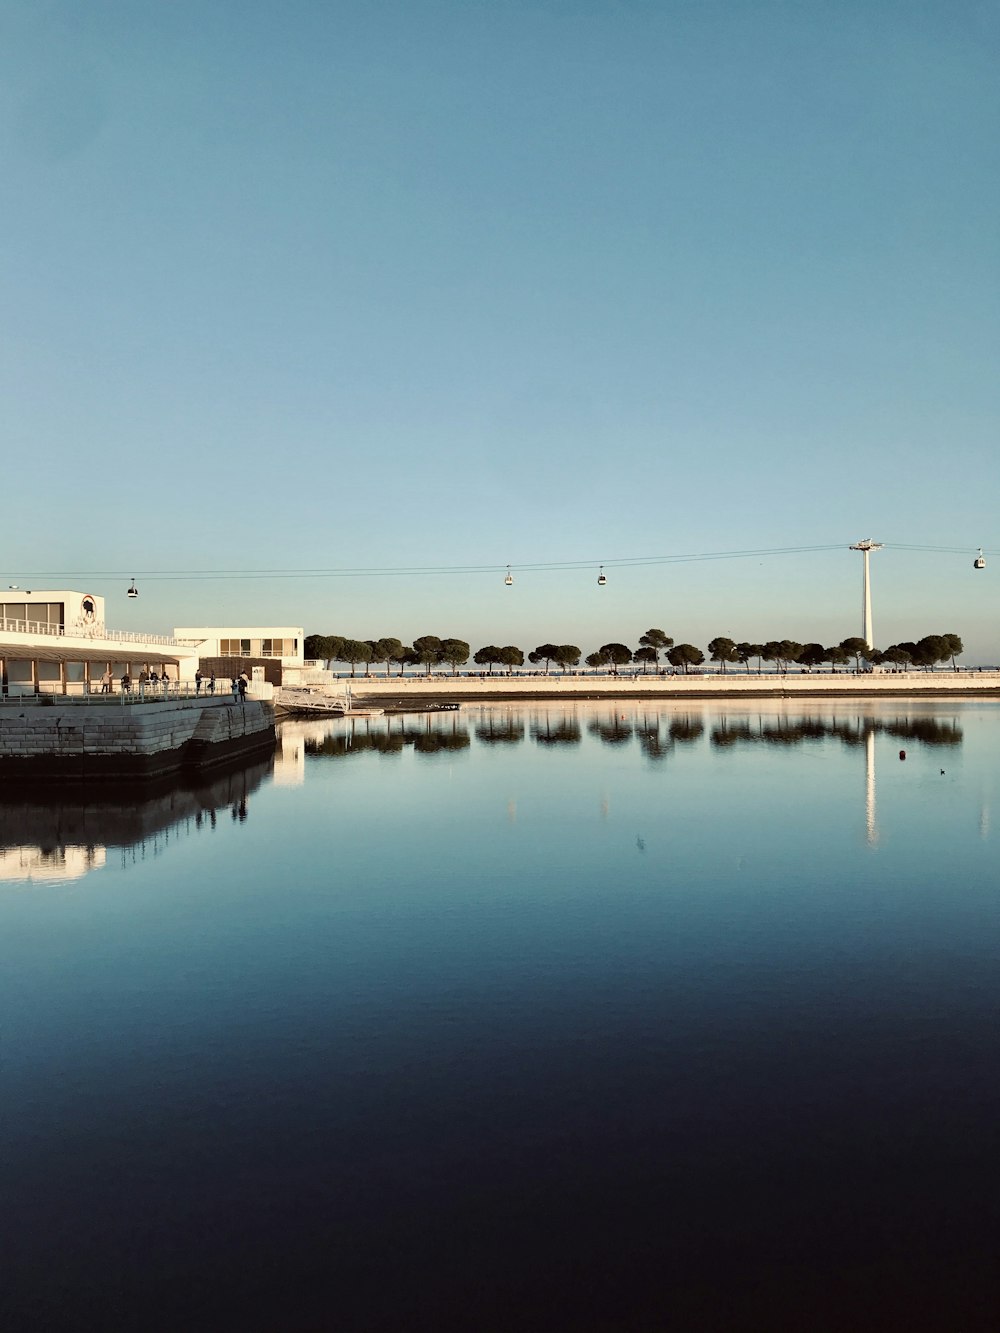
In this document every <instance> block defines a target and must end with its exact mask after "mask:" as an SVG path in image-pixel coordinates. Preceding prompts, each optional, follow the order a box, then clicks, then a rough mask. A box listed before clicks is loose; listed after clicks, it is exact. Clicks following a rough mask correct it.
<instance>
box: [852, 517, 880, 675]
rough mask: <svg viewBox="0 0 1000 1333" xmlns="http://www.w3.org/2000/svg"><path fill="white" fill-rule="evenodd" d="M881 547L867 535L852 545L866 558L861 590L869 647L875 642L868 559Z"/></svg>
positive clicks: (863, 631) (863, 625) (863, 624)
mask: <svg viewBox="0 0 1000 1333" xmlns="http://www.w3.org/2000/svg"><path fill="white" fill-rule="evenodd" d="M881 549H882V543H881V542H873V541H872V539H871V538H870V537H866V538H865V539H864V541H860V542H855V543H854V545H853V546H852V547H851V550H852V551H860V552H861V554H862V557H863V558H864V580H863V585H862V592H861V637H862V638H863V639H864V641H865V643H867V645H868V647H869V648H874V647H875V643H874V640H873V638H872V583H871V573H870V571H869V568H868V561H869V558H870V556H871V553H872V551H881Z"/></svg>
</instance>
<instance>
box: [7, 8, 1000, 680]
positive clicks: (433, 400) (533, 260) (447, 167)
mask: <svg viewBox="0 0 1000 1333" xmlns="http://www.w3.org/2000/svg"><path fill="white" fill-rule="evenodd" d="M998 38H1000V8H998V6H997V5H996V4H995V3H992V2H991V3H963V2H962V0H958V2H957V3H956V2H954V0H952V2H951V3H924V4H921V3H913V0H906V2H905V3H904V2H902V0H900V3H887V2H885V0H882V2H879V0H874V2H872V0H868V2H867V3H851V2H850V0H842V2H841V3H838V4H836V5H832V4H829V3H825V2H824V3H808V2H805V3H802V2H801V0H799V2H797V3H768V2H767V0H755V2H754V3H752V4H747V3H743V2H742V0H739V2H737V0H717V2H715V3H712V2H708V3H696V2H695V0H685V2H683V3H679V2H677V3H675V2H674V0H658V2H657V3H644V2H640V0H631V2H629V0H604V2H603V3H596V2H594V3H585V2H582V0H581V2H576V0H563V2H557V0H532V2H531V3H528V2H527V0H525V2H523V3H519V2H518V0H506V2H505V3H503V4H497V3H491V4H487V3H477V2H476V0H464V3H458V0H438V2H437V3H429V2H426V0H406V2H405V3H396V2H395V0H391V2H386V3H382V2H380V0H371V2H370V3H361V0H357V2H355V3H337V0H330V2H328V3H319V2H316V3H302V2H298V3H297V2H296V0H290V2H286V3H282V4H278V3H276V2H272V3H266V4H265V3H254V2H253V0H241V2H240V3H236V2H235V0H216V2H215V3H212V4H204V3H192V2H188V0H172V3H170V4H145V3H133V2H129V0H121V2H119V3H110V2H109V3H102V2H101V0H89V3H88V4H86V5H81V4H79V3H77V2H76V0H72V2H68V0H67V2H64V0H52V2H46V0H0V165H2V171H0V192H2V197H0V216H2V218H3V223H2V227H0V236H2V267H0V309H2V311H3V319H2V321H0V338H2V345H0V403H2V405H3V406H2V411H0V459H2V467H3V474H2V475H3V483H2V485H3V490H4V495H5V498H4V504H3V512H4V523H3V536H2V539H0V578H2V581H3V583H4V584H6V583H9V582H17V583H20V584H22V586H25V584H27V586H31V585H32V583H34V585H35V586H41V585H43V584H45V583H48V584H50V585H51V584H52V582H53V580H52V579H48V578H45V577H44V575H45V573H46V572H52V573H58V574H60V575H61V577H60V579H59V580H58V581H59V582H61V583H62V584H63V585H65V584H66V583H67V582H69V583H70V585H71V586H79V585H80V584H81V583H82V584H85V585H86V586H87V587H88V589H89V590H91V591H94V592H98V593H103V594H104V595H106V596H107V597H108V598H109V601H110V604H109V608H108V619H109V622H110V623H112V624H114V625H116V626H118V627H130V626H133V625H134V626H135V627H138V628H146V629H151V630H152V629H168V628H169V627H171V626H172V625H175V624H198V623H232V624H236V623H257V624H270V623H276V624H289V623H292V624H295V623H302V624H304V625H305V626H306V627H307V629H308V630H319V631H330V632H340V633H347V634H351V635H356V636H358V637H374V636H377V635H384V634H398V635H399V636H400V637H402V638H404V639H409V638H412V637H413V636H414V635H418V634H422V633H437V634H441V635H454V636H457V637H461V638H466V639H468V640H469V641H470V642H472V643H473V645H474V646H478V645H479V644H481V643H484V642H499V643H505V642H513V643H517V644H520V645H522V646H524V647H531V646H533V645H534V644H535V643H537V642H540V641H543V640H545V639H554V640H556V641H557V642H565V641H567V640H568V641H571V642H575V643H578V644H580V645H581V646H582V647H583V648H584V650H585V651H589V650H590V649H592V648H593V647H595V646H597V644H598V643H602V642H605V641H607V640H610V639H623V640H625V641H626V642H632V643H633V645H634V643H635V641H636V639H637V637H638V635H639V634H640V633H642V632H643V630H645V629H646V628H648V627H649V626H651V625H656V626H659V627H662V628H663V629H665V630H666V631H667V633H669V634H671V635H673V636H674V637H675V638H676V639H678V640H689V641H691V642H694V643H697V644H700V645H702V646H704V644H705V642H707V640H708V639H709V638H711V637H713V636H714V635H716V634H731V635H732V636H733V637H734V638H760V637H761V636H763V637H766V638H771V637H794V638H798V639H814V638H815V639H819V640H822V641H823V642H833V641H836V640H838V639H840V638H843V637H844V636H845V635H847V634H853V633H857V632H859V628H860V623H859V622H860V579H861V562H860V557H859V556H857V555H855V554H852V553H851V552H850V551H848V550H847V547H848V546H849V544H850V543H851V542H854V541H857V540H858V539H859V538H861V537H868V536H871V537H873V538H875V539H876V540H879V541H882V542H885V543H886V549H885V550H884V551H882V552H880V553H879V554H878V555H876V556H875V557H874V558H873V562H872V568H873V580H874V585H875V630H876V634H875V637H876V641H877V642H879V643H882V644H887V643H888V642H890V641H891V640H892V639H896V638H909V637H913V636H917V637H919V635H921V634H923V633H928V632H940V631H946V630H947V631H953V632H957V633H960V634H962V635H963V636H964V637H965V640H966V643H967V646H968V648H969V657H970V660H981V661H987V660H989V661H997V660H1000V629H998V616H997V612H998V597H997V592H996V587H997V580H998V579H1000V535H998V533H997V527H996V525H997V490H998V485H997V483H998V480H1000V467H998V463H997V461H996V441H997V426H998V420H1000V387H998V385H1000V380H998V376H997V373H996V367H997V353H998V344H1000V339H998V331H1000V280H998V279H1000V255H998V224H997V219H998V217H1000V170H998V167H1000V162H998V157H1000V134H998V130H1000V116H998V111H1000V85H998V83H997V80H996V73H995V71H996V61H997V55H998ZM980 545H982V546H984V547H986V549H987V551H988V552H990V551H995V552H996V558H995V559H993V560H992V561H991V562H990V564H989V566H988V568H987V570H986V571H985V573H982V574H975V573H974V572H973V570H972V559H973V557H974V555H975V554H976V548H978V547H979V546H980ZM906 546H924V547H941V548H950V549H949V550H936V551H935V550H932V551H908V550H904V549H901V548H903V547H906ZM796 547H823V548H838V549H824V550H817V551H811V552H804V553H802V554H799V555H798V556H788V555H786V556H781V555H761V556H754V557H743V558H739V559H731V560H718V561H715V560H713V561H705V562H680V563H671V564H663V565H650V566H646V567H640V566H628V565H621V566H616V567H614V568H612V567H610V562H613V561H616V560H627V559H630V558H640V557H658V556H663V557H667V556H674V555H680V554H686V553H701V552H725V551H736V550H759V551H777V550H782V549H786V548H796ZM601 561H604V562H607V563H608V564H609V569H608V571H607V572H608V575H609V581H608V584H607V586H605V587H603V588H598V586H597V583H596V578H597V567H598V565H599V563H600V562H601ZM553 562H568V563H571V562H579V565H580V567H579V568H577V569H570V570H563V571H544V570H532V569H530V568H528V567H529V566H531V565H538V564H545V563H553ZM508 563H510V564H511V565H512V566H513V567H514V574H515V584H514V587H513V588H511V589H507V588H505V587H504V585H503V572H504V567H505V566H506V565H507V564H508ZM471 566H475V567H479V566H492V567H493V568H491V569H490V570H489V571H488V572H483V573H459V572H444V573H435V574H418V573H414V572H407V571H415V570H418V569H421V568H427V567H441V568H444V569H446V570H453V571H457V570H459V569H465V568H468V567H471ZM359 567H366V568H380V569H395V570H401V571H404V572H403V573H399V574H393V575H388V574H380V575H375V576H368V577H358V576H353V577H348V576H342V575H338V576H324V577H314V576H307V575H305V574H295V571H304V570H346V569H353V568H359ZM258 570H284V571H290V572H291V576H290V577H282V578H274V577H247V578H233V577H230V576H229V574H228V573H227V572H228V571H236V572H239V573H245V574H250V573H252V572H253V571H258ZM98 571H108V573H107V574H103V573H98ZM176 571H197V572H199V574H201V575H202V577H199V578H197V579H183V580H182V579H177V578H162V577H161V578H158V577H156V576H157V574H160V575H164V574H172V573H175V572H176ZM75 572H79V577H73V578H67V577H66V576H67V575H71V574H74V573H75ZM132 574H135V575H136V576H137V578H138V579H139V582H140V588H141V593H142V595H141V597H140V599H139V600H138V601H137V602H128V601H127V600H126V599H125V597H124V589H125V586H126V584H127V580H128V578H129V577H130V576H131V575H132ZM116 607H117V608H118V609H117V610H115V608H116Z"/></svg>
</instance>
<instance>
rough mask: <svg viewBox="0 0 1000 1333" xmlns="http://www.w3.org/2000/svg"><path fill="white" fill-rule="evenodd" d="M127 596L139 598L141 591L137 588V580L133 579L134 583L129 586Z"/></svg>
mask: <svg viewBox="0 0 1000 1333" xmlns="http://www.w3.org/2000/svg"><path fill="white" fill-rule="evenodd" d="M125 596H126V597H138V596H139V589H138V588H137V587H136V586H135V579H133V580H132V582H131V583H130V584H129V585H128V591H127V592H126V594H125Z"/></svg>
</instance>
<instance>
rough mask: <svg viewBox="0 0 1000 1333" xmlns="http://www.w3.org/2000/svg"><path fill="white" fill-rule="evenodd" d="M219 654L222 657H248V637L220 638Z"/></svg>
mask: <svg viewBox="0 0 1000 1333" xmlns="http://www.w3.org/2000/svg"><path fill="white" fill-rule="evenodd" d="M219 654H220V656H222V657H249V656H250V640H249V639H220V640H219Z"/></svg>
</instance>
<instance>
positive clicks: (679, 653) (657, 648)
mask: <svg viewBox="0 0 1000 1333" xmlns="http://www.w3.org/2000/svg"><path fill="white" fill-rule="evenodd" d="M304 648H305V656H306V657H307V658H310V659H314V660H321V661H326V662H344V663H346V664H348V665H349V666H350V668H351V675H352V676H353V675H355V673H356V670H357V667H358V666H364V668H365V674H366V675H367V674H369V668H370V666H371V664H372V663H373V662H375V663H379V664H380V663H383V662H384V663H385V669H386V674H387V675H388V674H389V673H390V672H391V670H392V668H393V666H398V668H399V674H400V675H402V674H403V672H404V671H405V670H406V668H407V667H417V666H422V667H424V669H425V671H426V673H427V674H428V675H430V673H431V671H433V669H434V667H436V666H450V667H451V670H452V674H453V675H455V674H457V672H458V669H459V667H462V666H465V665H466V664H467V663H468V662H469V660H470V657H471V660H472V661H473V662H474V663H475V664H476V666H480V667H486V668H487V669H488V670H489V673H490V674H491V675H492V674H493V670H494V667H500V668H502V669H504V670H506V672H507V674H508V675H510V673H511V672H512V671H513V670H514V668H515V667H523V666H524V664H525V661H526V660H527V661H528V662H529V663H530V664H531V665H532V666H544V669H545V674H546V675H548V673H549V670H550V668H551V667H553V666H556V667H559V668H560V669H561V670H562V671H563V672H566V671H568V670H570V668H572V667H578V666H579V665H580V660H581V657H582V656H583V654H582V650H581V649H580V648H578V647H577V645H576V644H573V643H562V644H557V643H540V644H539V645H538V646H537V647H536V648H533V649H532V650H531V651H530V652H529V653H528V654H527V657H525V653H524V651H523V649H521V648H518V647H517V646H516V645H514V644H506V645H504V646H500V645H498V644H495V643H488V644H485V645H484V646H483V647H482V648H478V649H477V650H476V651H475V653H473V652H472V649H471V647H470V645H469V644H468V643H466V641H465V640H464V639H447V638H446V639H442V638H439V637H438V636H437V635H435V634H422V635H421V636H420V637H419V638H417V639H414V640H413V643H412V644H405V643H403V641H402V640H401V639H396V638H384V639H351V638H345V637H344V636H342V635H339V634H307V635H306V639H305V644H304ZM707 648H708V655H709V659H710V660H711V661H712V662H717V663H718V664H719V670H720V671H723V672H724V671H726V670H727V669H728V667H729V666H731V665H737V664H738V665H742V666H743V667H745V669H746V671H747V672H748V673H749V671H750V663H751V662H752V661H754V660H756V662H757V671H758V673H759V672H760V671H761V670H762V669H763V663H764V662H773V663H774V666H775V669H776V670H777V671H787V670H788V668H789V667H790V666H802V667H808V668H810V669H811V668H813V667H820V666H823V665H824V664H826V663H829V664H830V666H831V667H838V666H845V665H846V664H847V663H849V662H850V661H851V659H852V658H853V659H854V663H855V667H856V668H857V669H858V670H860V669H861V662H862V659H864V660H865V661H866V662H868V663H870V664H871V665H873V666H881V665H883V664H886V663H888V664H890V665H892V666H896V667H906V666H916V667H925V668H926V667H934V666H936V665H937V664H938V663H939V662H948V661H950V662H951V664H952V666H954V665H955V659H956V657H958V656H959V655H960V654H961V653H962V652H963V651H964V646H963V644H962V640H961V639H960V638H959V636H958V635H957V634H926V635H925V636H924V637H923V638H922V639H920V640H918V641H916V642H911V641H909V640H907V641H904V642H901V643H894V644H891V645H890V646H889V647H888V648H884V649H876V648H869V647H868V645H867V644H866V643H865V641H864V639H862V638H860V637H858V636H852V637H850V638H846V639H842V640H841V641H840V643H837V644H833V645H832V646H831V647H824V646H823V645H822V644H821V643H798V642H797V641H796V640H794V639H769V640H768V641H767V642H766V643H749V642H745V641H744V642H739V643H737V642H736V641H735V640H733V639H730V638H727V637H726V636H724V635H720V636H719V637H717V638H714V639H712V641H711V642H710V643H709V644H708V645H707ZM661 653H662V654H663V660H664V661H665V662H666V663H669V665H670V666H671V667H673V668H674V669H675V670H683V671H685V672H687V671H689V670H690V669H691V668H692V667H699V666H702V665H703V664H704V662H705V654H704V653H703V652H702V650H701V649H700V648H698V647H697V646H696V645H695V644H692V643H675V642H674V640H673V639H672V638H671V637H670V635H668V634H665V633H664V632H663V630H661V629H648V630H647V631H646V632H645V634H641V635H640V636H639V641H638V646H637V647H636V648H634V649H632V648H630V647H629V646H628V645H627V644H624V643H605V644H602V645H601V647H600V648H597V649H595V651H594V652H592V653H589V654H588V655H587V656H586V657H585V658H583V661H584V664H585V665H586V666H588V667H591V668H593V669H600V668H602V667H603V668H606V669H610V671H611V672H612V674H615V675H617V673H618V668H619V667H623V666H628V665H629V664H630V663H636V664H639V665H641V667H642V670H643V672H646V671H648V669H649V668H650V667H651V666H652V667H653V668H654V670H659V668H660V662H661V657H660V655H661Z"/></svg>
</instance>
